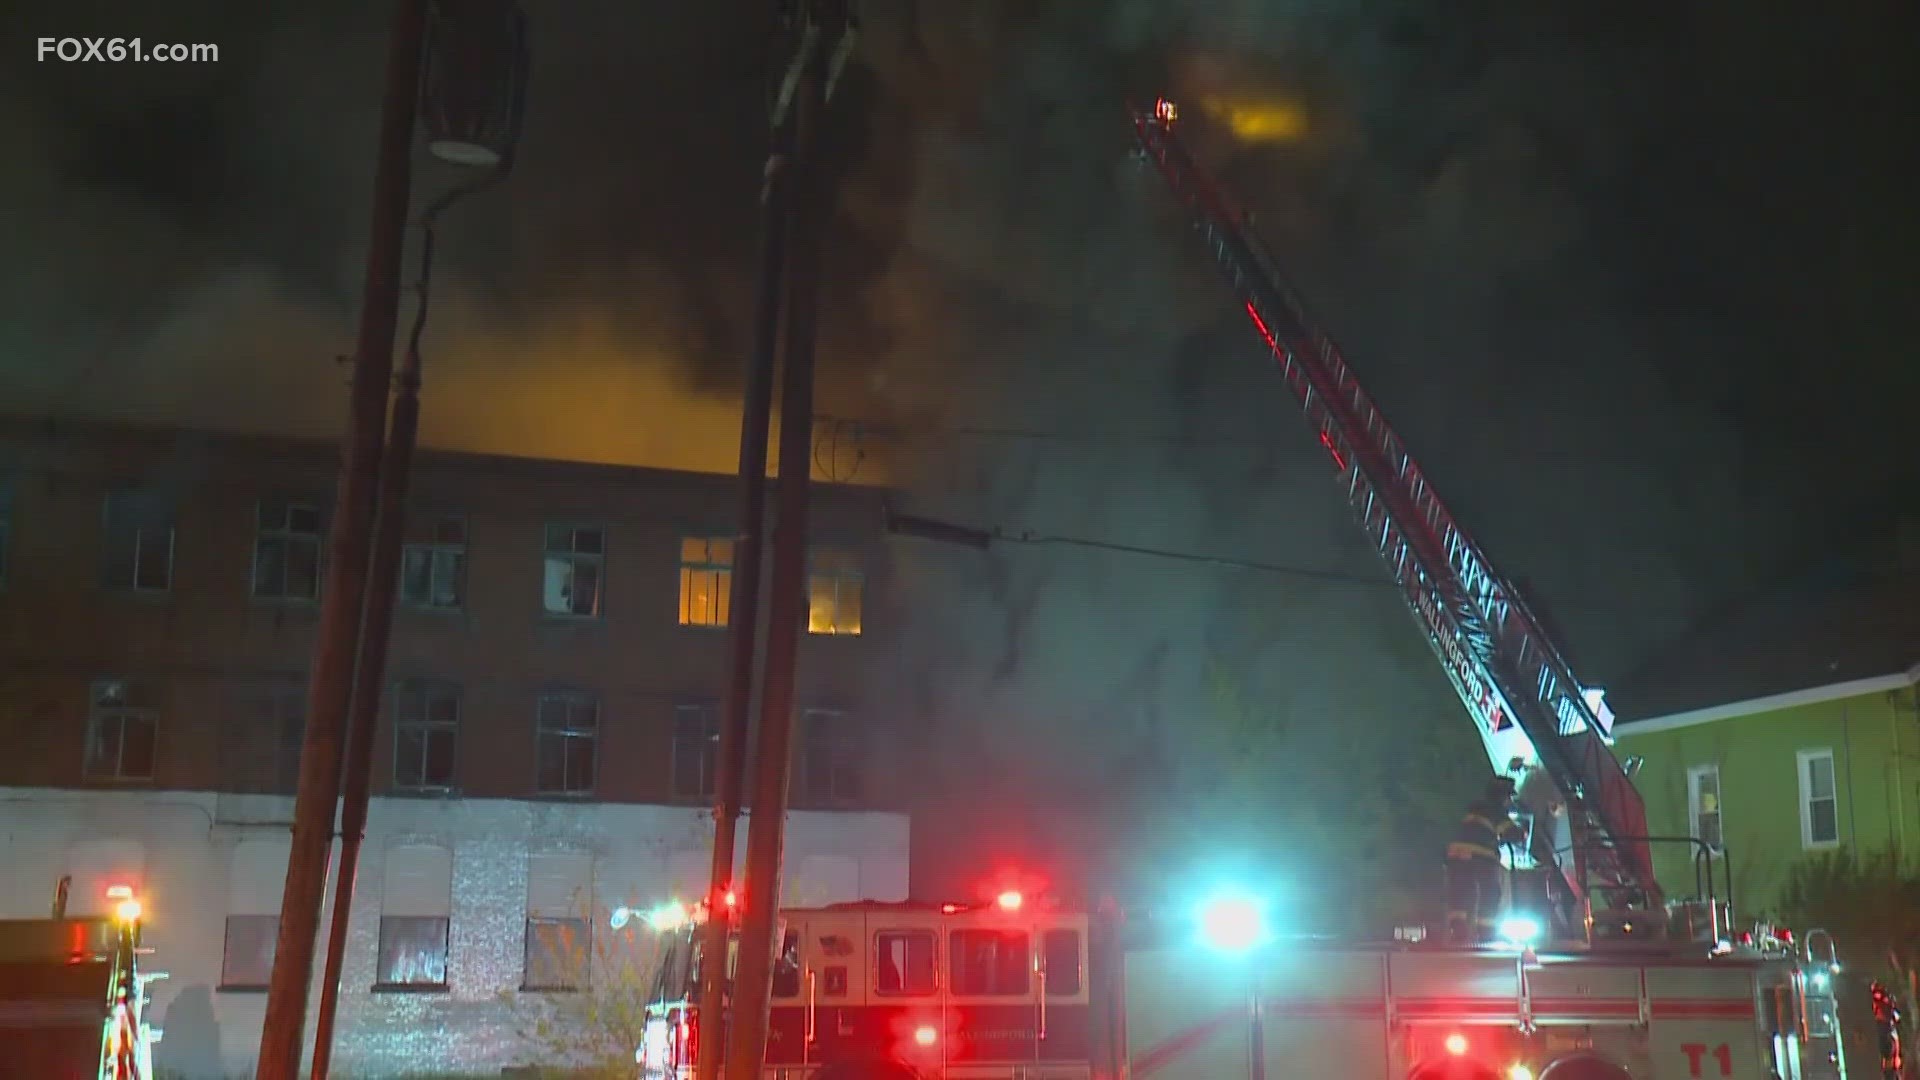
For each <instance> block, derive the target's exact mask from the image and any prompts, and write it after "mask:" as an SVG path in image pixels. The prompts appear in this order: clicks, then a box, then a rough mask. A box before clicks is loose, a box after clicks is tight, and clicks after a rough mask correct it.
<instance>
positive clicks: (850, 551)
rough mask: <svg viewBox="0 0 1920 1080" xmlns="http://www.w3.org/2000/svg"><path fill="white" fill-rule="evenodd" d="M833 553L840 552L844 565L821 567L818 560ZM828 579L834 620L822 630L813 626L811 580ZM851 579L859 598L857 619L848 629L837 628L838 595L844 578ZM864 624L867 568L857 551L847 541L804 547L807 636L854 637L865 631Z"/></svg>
mask: <svg viewBox="0 0 1920 1080" xmlns="http://www.w3.org/2000/svg"><path fill="white" fill-rule="evenodd" d="M835 556H843V557H845V559H846V560H847V565H844V566H834V567H827V568H823V567H822V566H821V563H822V562H825V561H829V560H831V559H832V558H833V557H835ZM820 580H828V581H832V582H833V583H834V589H833V610H834V618H835V621H834V623H833V624H832V627H831V628H829V629H825V630H816V629H814V621H813V593H814V583H815V582H816V581H820ZM849 581H851V582H852V583H853V585H854V588H855V589H856V595H857V596H858V597H859V600H860V622H859V624H858V625H857V626H855V627H854V628H853V629H851V630H841V629H838V625H839V624H838V619H839V615H840V611H841V602H840V600H841V596H842V594H843V590H844V589H845V588H846V585H847V582H849ZM866 624H867V571H866V562H865V560H864V559H862V558H861V557H860V551H859V550H858V549H857V548H854V547H852V546H850V545H844V544H821V545H818V546H816V547H813V548H810V549H809V550H808V551H807V636H808V637H820V638H857V637H864V636H865V635H866Z"/></svg>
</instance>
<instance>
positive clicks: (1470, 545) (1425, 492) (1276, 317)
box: [1132, 98, 1663, 932]
mask: <svg viewBox="0 0 1920 1080" xmlns="http://www.w3.org/2000/svg"><path fill="white" fill-rule="evenodd" d="M1132 113H1133V126H1134V134H1135V137H1136V139H1137V140H1138V143H1139V149H1140V151H1141V153H1142V154H1143V155H1144V157H1145V158H1146V159H1147V160H1148V161H1150V162H1152V163H1153V165H1154V166H1155V167H1156V168H1157V169H1158V170H1159V172H1160V174H1161V176H1162V177H1163V178H1165V180H1166V182H1167V184H1168V186H1169V187H1170V188H1171V189H1172V191H1173V194H1174V197H1175V198H1176V199H1177V200H1178V201H1179V203H1180V205H1181V207H1182V209H1184V210H1185V211H1186V212H1187V214H1188V216H1189V217H1190V218H1191V220H1192V224H1193V227H1194V229H1195V231H1197V232H1199V233H1200V235H1201V236H1202V237H1203V238H1204V239H1205V240H1206V243H1207V247H1208V249H1209V250H1210V251H1211V252H1212V254H1213V257H1214V260H1215V262H1216V263H1218V265H1219V268H1220V270H1221V271H1222V272H1223V273H1224V274H1225V276H1226V279H1227V281H1228V282H1229V283H1230V284H1231V286H1232V288H1233V291H1234V293H1235V295H1236V296H1237V297H1238V298H1239V299H1240V301H1241V302H1242V303H1243V304H1244V305H1245V307H1246V312H1247V317H1248V319H1249V320H1251V321H1252V323H1253V327H1254V329H1255V330H1256V331H1257V332H1258V333H1259V335H1260V337H1261V339H1262V340H1263V341H1264V342H1265V343H1266V345H1267V348H1268V349H1269V350H1271V352H1272V354H1273V357H1274V359H1275V361H1276V362H1278V364H1279V367H1280V372H1281V375H1282V377H1283V378H1284V381H1285V382H1286V385H1287V388H1288V389H1289V390H1290V391H1292V393H1293V396H1294V398H1295V399H1296V400H1297V401H1298V402H1299V404H1300V408H1301V410H1302V411H1303V412H1304V413H1305V414H1306V418H1307V420H1308V422H1309V423H1311V424H1312V425H1313V427H1314V430H1315V432H1316V434H1317V436H1318V439H1319V442H1320V446H1321V447H1322V448H1323V449H1324V450H1325V451H1326V453H1327V456H1328V457H1329V458H1330V459H1331V460H1332V463H1333V467H1334V470H1335V472H1336V474H1337V476H1338V479H1339V482H1340V484H1341V486H1342V488H1343V489H1344V491H1345V494H1346V499H1347V502H1348V504H1349V505H1350V506H1351V507H1352V509H1353V511H1354V513H1355V515H1356V516H1357V517H1358V519H1359V521H1360V523H1361V525H1362V527H1363V528H1364V529H1365V530H1366V534H1367V537H1368V540H1369V542H1370V543H1371V544H1372V545H1373V546H1374V547H1375V548H1376V549H1377V550H1378V551H1379V553H1380V556H1381V558H1382V559H1384V560H1385V563H1386V566H1387V569H1388V571H1389V573H1390V574H1391V576H1392V578H1393V581H1394V583H1395V584H1396V585H1397V586H1398V588H1399V591H1400V593H1401V595H1402V597H1403V599H1404V600H1405V601H1406V603H1407V606H1408V608H1409V609H1410V610H1411V611H1412V612H1413V614H1414V616H1415V618H1416V620H1417V621H1418V623H1419V625H1420V628H1421V630H1422V631H1423V632H1424V634H1425V636H1426V639H1427V642H1428V644H1429V645H1430V646H1431V647H1432V648H1433V652H1434V655H1435V656H1436V657H1438V658H1439V660H1440V664H1441V666H1442V667H1443V668H1444V669H1445V670H1446V673H1447V677H1448V679H1449V680H1450V681H1451V682H1452V684H1453V688H1454V691H1455V693H1457V694H1458V695H1459V698H1460V701H1461V703H1462V704H1463V705H1465V706H1466V709H1467V712H1468V713H1469V714H1470V715H1471V716H1472V717H1473V720H1474V724H1475V726H1476V727H1477V728H1478V729H1479V733H1480V738H1481V742H1482V743H1483V744H1484V745H1485V747H1486V750H1487V756H1488V759H1489V760H1490V761H1491V762H1492V764H1493V768H1494V771H1495V772H1497V773H1501V774H1505V775H1512V776H1515V777H1516V779H1532V778H1534V777H1538V776H1544V777H1545V779H1547V780H1549V781H1550V782H1551V784H1552V786H1553V789H1555V790H1556V791H1557V794H1558V796H1559V799H1558V801H1559V802H1560V803H1561V804H1562V805H1563V806H1564V807H1565V813H1566V824H1567V826H1568V829H1567V832H1568V834H1569V839H1570V842H1569V843H1568V844H1567V845H1566V846H1565V848H1564V849H1562V850H1559V851H1557V852H1556V853H1555V856H1554V859H1553V863H1554V864H1555V865H1556V866H1557V869H1558V873H1557V874H1552V875H1550V878H1551V879H1552V880H1551V884H1552V886H1553V887H1554V888H1555V890H1556V893H1557V895H1561V896H1567V897H1570V898H1571V899H1572V900H1573V901H1574V902H1575V905H1576V906H1575V907H1574V910H1573V913H1570V914H1574V913H1578V914H1579V915H1581V916H1583V918H1582V919H1581V921H1584V922H1585V923H1586V927H1585V929H1586V930H1587V931H1589V932H1590V931H1591V930H1592V928H1593V926H1594V920H1595V918H1596V916H1597V915H1598V913H1597V912H1596V911H1595V908H1596V907H1604V908H1606V909H1607V910H1609V911H1612V912H1617V913H1619V916H1618V920H1619V922H1620V924H1623V925H1629V929H1631V926H1630V924H1627V923H1625V920H1627V919H1630V918H1633V917H1641V918H1643V919H1644V918H1645V917H1646V916H1648V915H1650V914H1656V913H1660V912H1661V911H1662V906H1663V901H1662V897H1661V893H1660V889H1659V886H1658V885H1657V884H1656V883H1655V881H1654V873H1653V861H1652V858H1651V855H1650V852H1649V839H1648V836H1647V820H1646V807H1645V804H1644V803H1642V801H1641V798H1640V793H1639V792H1638V791H1637V790H1636V789H1635V788H1634V786H1633V782H1632V781H1631V779H1629V777H1628V775H1627V772H1626V770H1625V769H1624V768H1623V767H1622V766H1621V764H1620V762H1619V761H1618V760H1617V759H1616V758H1615V757H1614V755H1613V752H1612V750H1611V749H1610V745H1611V743H1612V728H1611V724H1612V714H1611V713H1610V711H1608V710H1607V708H1606V705H1605V702H1604V699H1603V698H1602V696H1601V694H1600V693H1599V692H1598V691H1594V690H1590V689H1588V688H1586V687H1583V686H1582V685H1581V684H1580V682H1579V681H1578V680H1577V679H1576V678H1575V677H1574V675H1573V672H1572V671H1571V670H1570V669H1569V667H1568V665H1567V662H1566V660H1565V659H1564V658H1563V657H1562V655H1561V653H1560V650H1559V649H1558V648H1556V647H1555V645H1554V642H1553V641H1552V639H1551V638H1550V637H1549V636H1548V634H1547V633H1546V631H1545V630H1544V629H1543V628H1542V626H1541V622H1540V620H1539V619H1538V618H1536V617H1535V615H1534V614H1533V613H1532V612H1531V611H1529V610H1528V606H1527V604H1526V602H1525V600H1524V598H1523V597H1522V595H1521V593H1520V591H1519V590H1518V589H1517V588H1515V587H1514V585H1513V584H1512V583H1511V582H1509V581H1508V580H1507V579H1506V578H1503V577H1502V576H1501V575H1500V574H1499V572H1498V571H1496V570H1495V569H1494V567H1493V565H1492V563H1490V562H1489V561H1488V560H1487V557H1486V555H1485V553H1483V552H1482V551H1481V549H1480V546H1479V545H1478V544H1476V543H1475V542H1474V540H1473V538H1472V537H1471V536H1469V535H1468V534H1467V531H1466V530H1465V529H1463V528H1461V526H1460V524H1459V523H1458V522H1456V521H1455V520H1454V518H1453V515H1452V514H1451V513H1450V512H1448V510H1447V508H1446V506H1445V504H1443V503H1442V502H1441V501H1440V496H1439V495H1438V494H1437V493H1436V492H1435V491H1434V490H1433V487H1432V486H1431V485H1430V484H1429V483H1428V482H1427V478H1426V475H1425V473H1423V472H1422V471H1421V468H1420V465H1419V463H1418V462H1416V461H1415V460H1414V459H1413V455H1412V454H1410V453H1408V451H1407V448H1406V446H1405V445H1404V444H1403V443H1402V442H1401V440H1400V436H1398V435H1397V434H1395V433H1394V430H1393V428H1392V427H1391V426H1390V425H1388V423H1387V419H1386V417H1385V416H1384V415H1383V414H1382V413H1381V411H1380V408H1379V406H1378V405H1376V404H1374V401H1373V398H1372V397H1371V396H1369V395H1368V393H1367V392H1366V390H1365V389H1363V388H1362V387H1361V385H1360V381H1359V379H1358V378H1357V377H1355V375H1354V373H1353V369H1352V368H1350V367H1349V366H1348V365H1347V362H1346V359H1345V358H1344V357H1343V356H1341V354H1340V350H1339V347H1338V346H1336V345H1335V344H1334V342H1333V340H1332V339H1331V338H1329V337H1327V335H1325V334H1324V333H1322V332H1320V331H1319V330H1318V329H1317V328H1315V326H1314V324H1313V323H1312V322H1311V321H1310V320H1309V318H1308V316H1307V312H1306V309H1305V306H1304V305H1303V304H1301V302H1300V299H1299V295H1298V293H1297V292H1296V291H1295V289H1294V288H1293V287H1292V286H1291V285H1290V284H1289V283H1288V281H1287V278H1286V276H1285V275H1284V274H1282V273H1281V271H1280V269H1279V266H1278V264H1277V262H1276V261H1275V260H1274V258H1273V256H1272V255H1271V254H1270V253H1269V252H1268V251H1267V249H1266V247H1265V245H1264V244H1262V242H1261V241H1260V238H1259V237H1258V236H1257V235H1255V233H1254V231H1253V229H1252V228H1251V226H1250V225H1249V223H1248V220H1247V216H1246V215H1245V214H1244V213H1243V212H1242V211H1240V210H1239V209H1238V208H1237V207H1236V206H1235V205H1234V204H1233V203H1232V202H1230V201H1229V200H1228V199H1227V197H1226V196H1225V194H1224V193H1223V192H1222V191H1221V190H1220V189H1219V188H1218V187H1217V186H1216V185H1215V184H1214V183H1213V181H1212V179H1211V178H1209V176H1208V175H1207V173H1206V172H1205V171H1204V170H1203V169H1201V168H1200V166H1199V165H1198V164H1196V163H1195V161H1194V159H1193V157H1192V156H1191V154H1189V152H1188V150H1187V148H1186V146H1185V145H1184V144H1183V143H1182V142H1181V140H1180V138H1179V137H1178V136H1177V135H1176V134H1175V127H1176V124H1177V122H1178V120H1179V110H1178V107H1177V106H1176V105H1175V104H1174V103H1173V102H1171V101H1169V100H1167V99H1165V98H1162V99H1160V100H1158V101H1156V102H1155V103H1154V105H1153V107H1152V108H1150V109H1147V108H1140V107H1138V106H1136V107H1134V108H1133V109H1132ZM1523 790H1524V787H1523ZM1537 827H1538V825H1536V828H1537ZM1561 883H1564V889H1565V890H1566V892H1564V893H1559V892H1558V889H1559V888H1560V886H1561ZM1595 897H1598V898H1599V899H1600V900H1601V901H1602V904H1601V905H1596V904H1595V903H1594V898H1595ZM1603 921H1605V920H1603ZM1570 929H1574V930H1576V931H1579V930H1581V929H1582V928H1580V927H1578V926H1575V927H1570ZM1649 929H1651V927H1650V928H1649Z"/></svg>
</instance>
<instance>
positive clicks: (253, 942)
mask: <svg viewBox="0 0 1920 1080" xmlns="http://www.w3.org/2000/svg"><path fill="white" fill-rule="evenodd" d="M279 944H280V916H278V915H229V916H227V941H226V945H225V946H224V947H223V948H222V950H221V953H220V989H222V990H265V989H266V988H267V982H268V981H269V980H270V979H271V978H272V977H273V954H274V951H275V949H276V948H277V946H278V945H279Z"/></svg>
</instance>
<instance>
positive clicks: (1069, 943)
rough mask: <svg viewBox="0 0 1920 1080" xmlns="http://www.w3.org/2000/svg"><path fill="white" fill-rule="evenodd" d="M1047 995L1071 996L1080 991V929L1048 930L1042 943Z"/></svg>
mask: <svg viewBox="0 0 1920 1080" xmlns="http://www.w3.org/2000/svg"><path fill="white" fill-rule="evenodd" d="M1041 947H1042V950H1043V951H1042V953H1041V955H1042V956H1043V958H1044V959H1042V961H1041V963H1043V964H1044V965H1045V968H1044V969H1043V970H1045V971H1046V973H1047V996H1048V997H1072V996H1073V995H1075V994H1078V993H1079V992H1080V931H1078V930H1067V929H1061V930H1049V931H1047V936H1046V938H1045V939H1044V940H1043V943H1042V946H1041Z"/></svg>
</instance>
